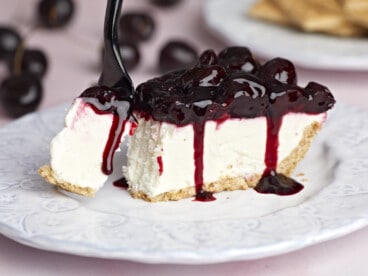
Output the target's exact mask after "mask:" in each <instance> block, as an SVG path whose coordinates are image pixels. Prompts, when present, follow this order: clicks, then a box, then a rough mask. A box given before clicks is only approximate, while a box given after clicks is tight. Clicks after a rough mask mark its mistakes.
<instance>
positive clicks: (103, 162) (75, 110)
mask: <svg viewBox="0 0 368 276" xmlns="http://www.w3.org/2000/svg"><path fill="white" fill-rule="evenodd" d="M129 109H130V103H129V102H128V101H126V100H123V99H120V98H119V96H118V95H117V94H116V93H115V92H114V91H112V90H110V89H108V88H106V87H92V88H89V89H87V90H86V91H85V92H83V93H82V94H81V96H80V97H78V98H76V99H75V100H74V102H73V104H72V106H71V108H70V109H69V111H68V113H67V115H66V117H65V126H64V128H63V129H62V130H61V131H60V132H59V133H58V134H57V135H56V136H55V138H54V139H53V140H52V141H51V144H50V154H51V161H50V165H49V166H48V165H47V166H43V167H41V168H40V169H39V173H40V175H41V176H43V177H44V178H45V179H46V180H47V181H48V182H50V183H52V184H54V185H56V186H59V187H60V188H62V189H64V190H67V191H70V192H74V193H77V194H81V195H86V196H93V195H94V194H95V192H96V191H97V190H99V189H100V188H101V187H102V186H103V184H104V183H105V182H106V180H107V178H108V176H109V175H110V174H111V173H112V172H113V159H114V154H115V152H116V151H117V150H119V145H120V144H121V142H122V141H123V139H124V136H125V135H126V134H127V133H128V132H129V126H130V122H129V121H128V120H127V114H128V110H129ZM119 170H120V168H119Z"/></svg>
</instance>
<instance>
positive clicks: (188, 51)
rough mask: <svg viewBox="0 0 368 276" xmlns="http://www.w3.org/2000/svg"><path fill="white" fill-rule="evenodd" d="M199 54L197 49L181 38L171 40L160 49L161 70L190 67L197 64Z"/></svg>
mask: <svg viewBox="0 0 368 276" xmlns="http://www.w3.org/2000/svg"><path fill="white" fill-rule="evenodd" d="M197 56H198V55H197V51H196V50H195V49H194V48H193V47H192V46H191V45H189V44H188V43H186V42H184V41H180V40H173V41H169V42H168V43H166V44H165V45H164V46H163V47H162V48H161V50H160V56H159V67H160V71H161V72H168V71H173V70H179V69H186V68H190V67H192V66H193V65H194V64H196V61H197Z"/></svg>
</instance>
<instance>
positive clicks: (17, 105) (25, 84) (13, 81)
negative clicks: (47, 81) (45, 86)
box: [0, 74, 43, 117]
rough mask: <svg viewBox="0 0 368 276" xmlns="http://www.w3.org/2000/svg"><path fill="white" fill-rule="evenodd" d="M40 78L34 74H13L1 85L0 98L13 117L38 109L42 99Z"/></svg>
mask: <svg viewBox="0 0 368 276" xmlns="http://www.w3.org/2000/svg"><path fill="white" fill-rule="evenodd" d="M42 94H43V90H42V85H41V82H40V80H39V79H38V78H37V77H36V76H34V75H32V74H20V75H13V76H10V77H9V78H7V79H5V80H4V81H3V82H2V84H1V87H0V100H1V103H2V105H3V108H4V110H5V111H6V112H7V114H8V115H9V116H11V117H19V116H22V115H24V114H26V113H28V112H32V111H34V110H36V109H37V107H38V106H39V104H40V102H41V99H42Z"/></svg>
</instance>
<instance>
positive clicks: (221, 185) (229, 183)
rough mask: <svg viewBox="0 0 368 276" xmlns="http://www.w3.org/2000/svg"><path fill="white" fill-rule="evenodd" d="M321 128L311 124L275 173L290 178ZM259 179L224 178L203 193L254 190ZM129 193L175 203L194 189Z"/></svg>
mask: <svg viewBox="0 0 368 276" xmlns="http://www.w3.org/2000/svg"><path fill="white" fill-rule="evenodd" d="M321 127H322V124H321V123H318V122H313V123H312V124H311V125H310V126H308V127H306V128H305V130H304V132H303V136H302V139H301V140H300V142H299V144H298V146H297V147H296V148H295V149H294V150H293V151H292V152H291V153H290V155H289V156H287V157H286V158H284V159H283V160H282V161H281V162H280V163H279V164H278V166H277V172H279V173H282V174H284V175H286V176H290V175H291V174H292V172H293V171H294V170H295V168H296V166H297V165H298V163H299V161H300V160H301V159H303V158H304V156H305V154H306V153H307V151H308V149H309V147H310V145H311V143H312V141H313V138H314V137H315V135H316V134H317V133H318V131H319V130H320V129H321ZM261 177H262V174H258V175H254V176H252V178H248V179H247V178H245V177H235V178H234V177H225V178H223V179H220V180H218V181H216V182H212V183H205V184H204V187H203V189H204V190H205V191H208V192H213V193H218V192H222V191H235V190H246V189H248V188H254V187H255V186H256V185H257V183H258V181H259V180H260V179H261ZM129 192H130V194H131V196H132V197H133V198H137V199H143V200H145V201H148V202H159V201H176V200H180V199H184V198H189V197H193V196H195V188H194V187H188V188H185V189H180V190H175V191H169V192H165V193H162V194H159V195H157V196H154V197H149V196H148V195H147V194H146V193H144V192H143V191H134V190H131V189H129Z"/></svg>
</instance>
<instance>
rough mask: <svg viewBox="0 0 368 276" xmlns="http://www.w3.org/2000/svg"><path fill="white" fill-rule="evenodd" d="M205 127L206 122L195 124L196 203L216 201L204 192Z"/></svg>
mask: <svg viewBox="0 0 368 276" xmlns="http://www.w3.org/2000/svg"><path fill="white" fill-rule="evenodd" d="M204 126H205V122H196V123H193V131H194V143H193V147H194V156H193V158H194V183H195V191H196V196H195V201H213V200H215V199H216V198H215V197H214V196H213V195H212V193H210V192H206V191H204V190H203V149H204Z"/></svg>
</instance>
